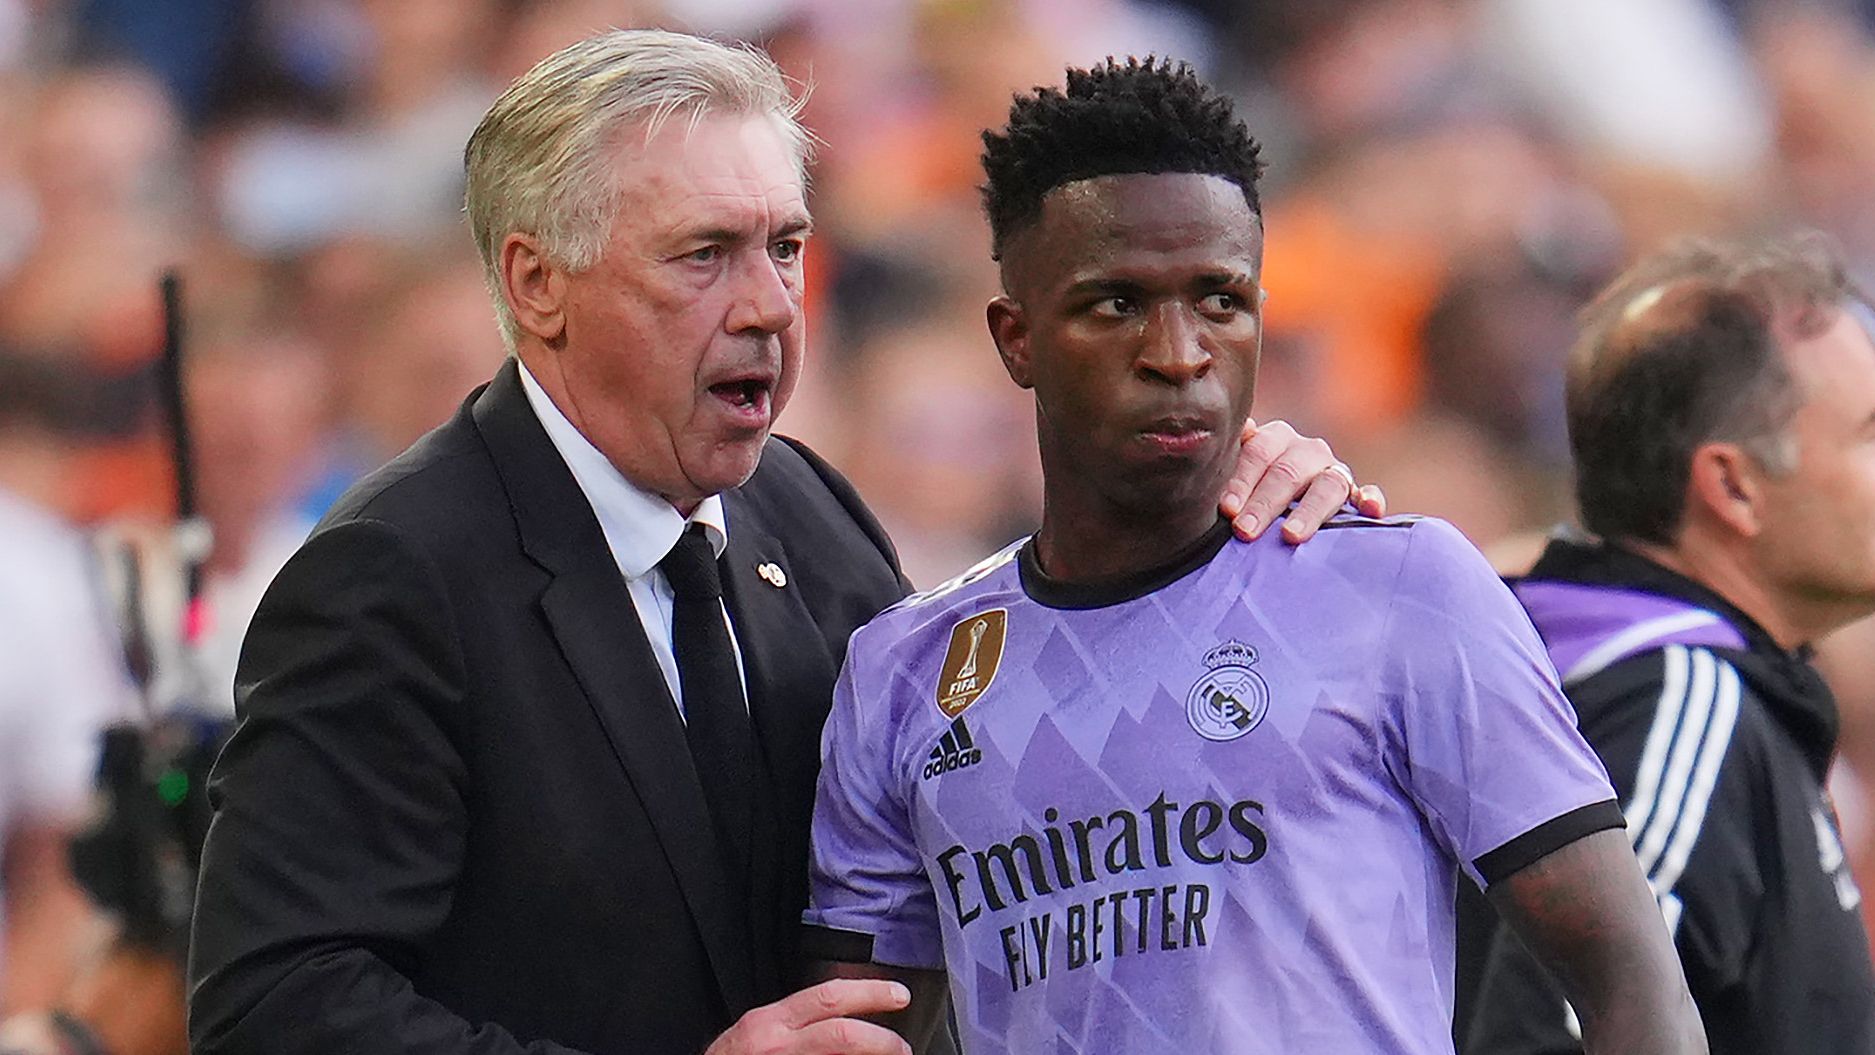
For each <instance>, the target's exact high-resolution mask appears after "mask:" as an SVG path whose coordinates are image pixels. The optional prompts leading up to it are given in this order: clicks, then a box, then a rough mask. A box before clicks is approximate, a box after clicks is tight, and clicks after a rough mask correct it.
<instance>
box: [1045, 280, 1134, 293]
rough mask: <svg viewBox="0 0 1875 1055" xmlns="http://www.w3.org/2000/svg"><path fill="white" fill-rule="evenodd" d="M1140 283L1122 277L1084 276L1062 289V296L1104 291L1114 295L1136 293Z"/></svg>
mask: <svg viewBox="0 0 1875 1055" xmlns="http://www.w3.org/2000/svg"><path fill="white" fill-rule="evenodd" d="M1140 288H1141V287H1140V284H1139V283H1137V282H1133V281H1131V280H1129V279H1124V278H1084V279H1081V280H1080V281H1078V282H1075V283H1073V284H1072V285H1070V286H1068V288H1067V289H1065V290H1063V291H1062V295H1063V296H1067V297H1079V296H1083V295H1085V294H1089V293H1104V294H1106V295H1108V296H1114V295H1116V294H1120V293H1137V292H1139V290H1140Z"/></svg>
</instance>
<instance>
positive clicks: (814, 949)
mask: <svg viewBox="0 0 1875 1055" xmlns="http://www.w3.org/2000/svg"><path fill="white" fill-rule="evenodd" d="M801 955H802V956H803V957H805V958H806V959H809V960H825V961H827V962H829V963H871V962H872V935H870V934H862V933H860V932H859V931H856V930H839V929H837V928H834V927H822V926H820V925H818V924H814V923H804V924H802V925H801Z"/></svg>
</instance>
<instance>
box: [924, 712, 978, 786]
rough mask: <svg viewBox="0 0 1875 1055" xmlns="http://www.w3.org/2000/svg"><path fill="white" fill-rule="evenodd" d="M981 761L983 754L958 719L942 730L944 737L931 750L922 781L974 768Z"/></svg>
mask: <svg viewBox="0 0 1875 1055" xmlns="http://www.w3.org/2000/svg"><path fill="white" fill-rule="evenodd" d="M981 761H983V752H982V751H979V750H977V745H976V741H974V740H972V739H971V738H970V728H969V727H968V726H966V725H964V720H963V718H961V717H959V718H958V719H957V720H955V721H953V722H951V727H950V728H949V729H946V730H944V736H943V737H942V738H940V739H939V740H938V743H937V746H936V747H934V748H932V749H931V760H930V761H928V762H926V763H925V764H924V779H926V780H930V779H931V778H932V777H935V776H937V775H939V774H941V773H949V772H952V771H954V770H959V769H962V768H964V767H965V766H974V765H976V764H977V763H978V762H981Z"/></svg>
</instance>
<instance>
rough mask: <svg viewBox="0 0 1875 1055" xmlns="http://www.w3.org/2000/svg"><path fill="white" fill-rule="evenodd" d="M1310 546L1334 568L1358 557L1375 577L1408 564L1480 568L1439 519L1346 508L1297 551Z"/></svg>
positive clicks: (1459, 534) (1477, 559)
mask: <svg viewBox="0 0 1875 1055" xmlns="http://www.w3.org/2000/svg"><path fill="white" fill-rule="evenodd" d="M1269 534H1270V535H1274V534H1275V533H1274V532H1270V533H1269ZM1266 537H1267V536H1266ZM1311 547H1313V548H1315V549H1316V550H1317V551H1318V552H1319V553H1320V554H1321V555H1322V556H1324V557H1328V558H1330V559H1332V560H1334V561H1335V562H1336V563H1337V564H1343V563H1346V562H1347V561H1348V560H1349V559H1350V558H1358V559H1360V560H1361V561H1362V562H1363V563H1364V564H1366V565H1367V566H1368V567H1371V568H1372V569H1373V570H1374V571H1375V572H1376V573H1384V572H1386V571H1389V570H1399V569H1401V568H1402V567H1403V566H1404V565H1405V562H1409V561H1410V562H1411V564H1412V565H1413V566H1415V567H1425V566H1427V565H1428V564H1431V565H1434V566H1437V565H1451V564H1454V563H1475V564H1478V565H1482V564H1483V558H1482V556H1481V555H1480V554H1479V553H1478V551H1477V549H1476V548H1475V547H1473V546H1472V544H1471V543H1470V542H1469V541H1468V540H1467V539H1466V538H1465V536H1464V534H1463V533H1462V532H1460V531H1459V530H1458V529H1457V528H1456V527H1453V526H1452V525H1451V524H1450V523H1449V522H1447V521H1444V520H1440V519H1439V518H1438V517H1430V516H1420V515H1416V514H1404V515H1399V516H1390V517H1384V518H1377V517H1368V516H1361V515H1360V514H1358V513H1355V512H1353V511H1352V510H1348V509H1344V510H1343V511H1342V512H1340V513H1337V514H1336V515H1335V516H1333V517H1330V518H1329V519H1328V521H1327V522H1326V523H1324V524H1322V526H1321V527H1320V528H1318V529H1316V534H1315V537H1314V538H1312V539H1310V540H1309V541H1307V542H1305V543H1302V544H1301V545H1300V546H1298V547H1297V549H1298V550H1299V551H1301V552H1308V551H1309V550H1310V548H1311Z"/></svg>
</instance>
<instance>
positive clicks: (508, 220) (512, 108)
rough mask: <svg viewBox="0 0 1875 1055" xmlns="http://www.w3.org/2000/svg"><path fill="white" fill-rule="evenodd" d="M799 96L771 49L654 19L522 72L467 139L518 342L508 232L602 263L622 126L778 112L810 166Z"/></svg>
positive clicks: (646, 132) (576, 263)
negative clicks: (651, 24) (654, 23)
mask: <svg viewBox="0 0 1875 1055" xmlns="http://www.w3.org/2000/svg"><path fill="white" fill-rule="evenodd" d="M801 104H802V100H801V98H800V97H799V96H797V95H796V94H795V93H794V92H793V91H791V90H790V88H789V86H788V81H787V78H786V77H785V76H783V74H782V72H781V70H780V69H779V68H778V67H777V66H776V65H775V63H774V61H773V60H771V59H770V58H769V57H768V56H767V55H764V54H763V53H762V52H760V51H758V50H756V49H754V48H752V47H747V46H744V45H735V44H723V43H718V42H716V41H713V40H706V39H704V38H702V37H693V36H689V35H687V34H683V33H671V32H667V31H664V30H655V29H623V30H613V31H611V32H608V33H602V34H600V35H598V36H594V37H589V38H587V39H585V40H582V41H580V42H579V43H577V44H574V45H572V46H570V47H567V48H563V49H561V50H560V51H557V52H554V53H553V54H552V55H549V56H547V57H546V58H544V59H542V60H541V61H540V62H539V64H537V65H536V66H535V67H534V68H533V69H531V70H528V71H527V72H526V73H524V74H522V75H521V77H520V78H519V79H518V80H516V81H515V82H514V83H513V84H511V85H509V86H508V89H507V90H506V91H504V92H502V93H501V96H500V97H499V98H497V99H496V100H495V103H494V105H493V106H490V107H489V108H488V113H486V114H484V115H483V117H482V123H481V124H479V125H477V126H476V129H475V133H474V134H473V135H471V136H470V137H469V145H468V147H467V149H465V150H464V151H463V166H464V168H465V170H466V176H467V190H466V192H465V193H464V195H463V197H464V207H465V209H466V211H467V212H468V214H469V227H470V230H471V231H472V232H473V234H474V236H475V245H476V248H477V249H478V250H480V252H481V254H482V268H483V273H484V275H485V277H486V278H487V281H488V288H489V293H490V294H491V295H492V296H493V297H494V301H495V315H496V317H497V319H498V320H499V321H500V323H501V335H502V339H503V340H504V341H506V342H507V344H508V350H509V351H510V352H512V351H513V350H514V345H515V340H516V338H517V336H518V329H519V327H518V324H517V323H516V321H515V317H514V312H513V310H512V309H511V308H510V307H509V306H508V300H507V297H506V296H505V295H504V293H503V290H502V277H501V244H502V242H503V240H505V239H506V238H507V237H508V235H509V234H512V233H514V232H521V233H524V234H530V235H533V236H534V237H536V238H538V239H540V242H541V246H542V249H543V250H544V251H545V253H546V255H547V257H548V259H550V260H552V261H553V262H554V263H556V264H558V265H560V266H562V267H565V268H568V269H570V270H573V271H582V270H584V269H586V268H588V267H591V266H592V265H593V264H595V263H597V262H598V260H599V256H600V253H601V251H602V250H603V248H604V246H605V241H606V236H607V233H608V231H609V230H610V228H611V224H612V219H613V213H614V211H615V209H616V207H617V204H618V197H619V187H618V186H617V185H616V181H615V180H614V179H613V178H612V166H613V163H614V160H615V154H614V149H615V148H616V146H617V145H618V137H619V136H620V135H621V134H622V132H623V130H624V129H627V128H635V129H638V130H640V131H641V132H642V134H643V136H644V138H645V139H647V140H648V139H650V138H651V137H652V136H655V135H656V134H657V132H658V130H659V129H660V128H662V127H663V126H664V125H665V123H666V122H668V121H669V120H670V119H671V118H672V117H673V116H681V117H683V118H684V119H686V120H687V121H688V122H689V123H691V124H692V125H694V124H695V123H696V122H697V121H699V120H701V119H702V118H703V117H705V116H706V115H712V114H728V115H748V116H759V115H763V114H768V115H773V116H774V117H775V118H776V120H777V123H778V125H779V127H780V129H781V131H782V134H783V135H784V137H786V138H787V140H788V141H789V143H790V145H792V146H793V147H794V152H795V157H796V160H797V161H798V162H799V163H800V165H801V166H802V168H803V172H805V166H806V164H807V160H808V156H809V153H810V151H811V148H812V144H813V140H812V137H811V136H810V134H809V133H808V132H807V130H806V129H804V128H802V127H801V124H800V122H799V121H798V120H797V118H798V116H799V114H800V110H801Z"/></svg>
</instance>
